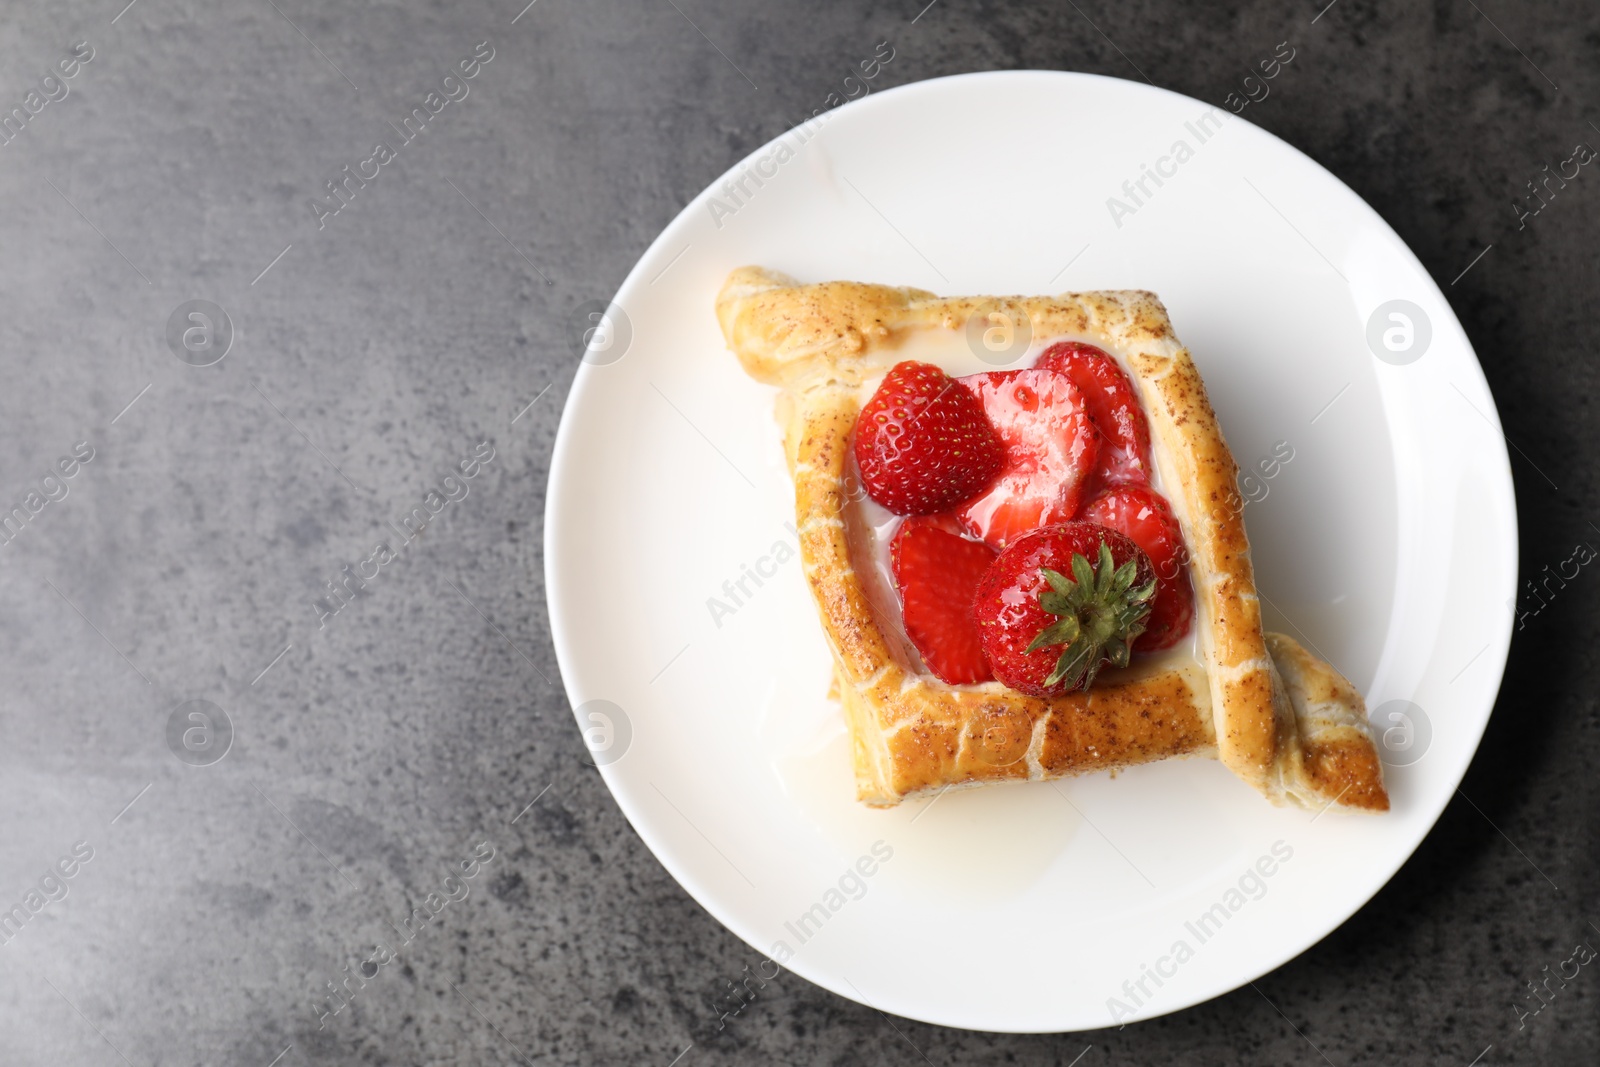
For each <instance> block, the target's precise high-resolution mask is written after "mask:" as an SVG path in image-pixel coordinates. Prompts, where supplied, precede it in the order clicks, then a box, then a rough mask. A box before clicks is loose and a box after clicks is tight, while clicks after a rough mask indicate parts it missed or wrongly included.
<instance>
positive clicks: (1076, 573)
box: [1027, 541, 1156, 691]
mask: <svg viewBox="0 0 1600 1067" xmlns="http://www.w3.org/2000/svg"><path fill="white" fill-rule="evenodd" d="M1039 573H1040V574H1041V575H1043V577H1044V580H1045V582H1046V583H1047V584H1048V585H1049V588H1048V589H1046V590H1043V591H1042V592H1040V594H1039V606H1040V607H1041V608H1043V609H1044V610H1045V611H1047V612H1049V613H1050V614H1051V615H1057V616H1060V618H1058V619H1057V620H1056V621H1055V622H1053V623H1051V624H1050V625H1049V626H1046V627H1045V628H1044V629H1043V630H1040V631H1039V634H1038V636H1036V637H1035V638H1034V639H1033V640H1032V641H1031V642H1030V643H1029V644H1028V648H1027V651H1028V652H1037V651H1038V650H1039V649H1041V648H1049V647H1051V646H1055V645H1061V646H1064V647H1063V648H1062V649H1061V655H1060V657H1059V658H1058V659H1057V660H1056V665H1055V669H1054V670H1052V671H1051V672H1050V674H1049V676H1048V677H1046V678H1045V680H1044V684H1045V685H1046V686H1054V685H1056V684H1057V683H1059V682H1061V681H1063V680H1065V681H1066V689H1067V690H1068V691H1070V690H1073V689H1087V688H1089V686H1091V685H1093V684H1094V678H1095V675H1096V674H1098V673H1100V666H1101V664H1103V663H1110V664H1111V665H1112V666H1113V667H1126V666H1127V665H1128V652H1129V649H1130V648H1131V647H1132V645H1133V642H1134V640H1135V639H1136V638H1138V636H1139V635H1140V634H1142V633H1144V628H1145V623H1146V622H1147V620H1148V619H1149V617H1150V606H1151V603H1152V602H1153V600H1154V599H1155V595H1156V583H1155V581H1154V579H1152V580H1150V581H1148V582H1146V583H1145V584H1144V585H1141V586H1139V587H1138V588H1137V589H1135V588H1133V582H1134V579H1135V578H1137V577H1138V574H1139V565H1138V563H1137V562H1136V561H1135V560H1131V559H1130V560H1128V561H1127V562H1126V563H1124V564H1123V565H1122V566H1120V567H1118V566H1117V565H1116V561H1115V560H1113V559H1112V558H1111V548H1110V546H1108V545H1107V544H1106V543H1105V542H1104V541H1102V542H1101V543H1100V558H1099V559H1098V560H1097V561H1096V562H1095V563H1094V564H1093V565H1091V564H1090V563H1089V560H1088V558H1087V557H1085V556H1084V555H1083V553H1081V552H1074V553H1073V555H1072V577H1071V578H1068V577H1067V576H1065V575H1063V574H1061V573H1059V572H1058V571H1054V570H1051V569H1050V568H1049V567H1041V568H1039Z"/></svg>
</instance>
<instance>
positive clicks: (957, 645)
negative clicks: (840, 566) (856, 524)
mask: <svg viewBox="0 0 1600 1067" xmlns="http://www.w3.org/2000/svg"><path fill="white" fill-rule="evenodd" d="M950 525H951V524H950V523H949V522H948V520H946V519H945V518H944V517H943V516H931V517H914V518H909V519H907V520H906V521H905V522H903V523H901V524H900V529H899V530H897V531H895V535H894V539H893V540H892V541H890V542H889V559H890V562H891V563H892V564H893V567H894V582H895V586H896V587H897V588H898V589H899V591H900V602H901V604H902V605H903V609H902V610H903V616H904V619H905V627H906V636H907V637H909V638H910V639H911V643H912V644H913V645H915V646H916V648H917V651H918V652H920V653H921V654H922V662H923V663H925V664H927V667H928V670H930V671H932V672H933V673H934V675H936V676H937V677H938V678H940V679H941V680H942V681H946V682H949V683H950V684H952V685H968V684H973V683H977V682H987V681H989V680H990V679H991V678H993V675H992V674H991V673H990V672H989V661H988V660H987V659H985V658H984V654H983V640H982V638H981V637H980V636H979V633H978V620H977V619H976V617H974V616H973V614H972V602H973V598H974V597H975V596H976V594H977V591H978V582H979V580H980V579H981V578H982V577H983V575H984V572H985V571H987V570H988V569H989V564H991V563H993V562H994V552H993V550H991V549H990V548H989V546H988V545H986V544H984V543H983V542H982V541H969V540H967V539H966V538H965V537H962V536H961V535H960V534H957V533H953V532H951V530H950Z"/></svg>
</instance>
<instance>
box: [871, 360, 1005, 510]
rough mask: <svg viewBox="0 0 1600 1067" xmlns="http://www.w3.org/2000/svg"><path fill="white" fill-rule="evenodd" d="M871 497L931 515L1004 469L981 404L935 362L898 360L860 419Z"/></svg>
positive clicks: (1001, 452) (888, 505)
mask: <svg viewBox="0 0 1600 1067" xmlns="http://www.w3.org/2000/svg"><path fill="white" fill-rule="evenodd" d="M855 454H856V466H857V467H858V468H860V471H861V482H862V484H863V485H864V486H865V487H866V490H867V495H868V496H870V497H872V499H873V500H876V501H877V502H878V503H880V504H882V505H883V506H884V507H886V508H888V509H889V510H890V511H892V512H894V513H895V514H897V515H932V514H934V513H936V512H940V511H945V510H948V509H949V508H952V507H954V506H955V505H957V504H959V503H961V502H962V501H963V500H966V499H967V498H968V497H970V496H972V495H973V494H974V493H977V492H978V491H979V490H981V489H983V488H984V486H986V485H988V484H989V481H990V480H991V479H992V478H994V476H995V474H997V473H998V472H999V470H1000V464H1001V462H1002V461H1003V459H1004V455H1005V453H1004V450H1003V448H1002V446H1001V444H1000V438H999V436H998V435H997V434H996V433H995V431H994V427H993V426H991V425H989V420H988V417H987V416H985V415H984V413H983V407H982V405H981V404H979V403H978V401H977V400H976V399H975V398H974V397H973V395H972V394H971V393H970V392H968V391H967V390H966V389H964V388H962V387H961V385H960V384H959V383H957V382H956V380H955V379H954V378H951V377H950V376H949V375H948V374H946V373H945V372H944V371H942V370H940V369H939V368H938V367H935V366H933V365H932V364H931V363H917V362H914V361H912V360H906V361H905V362H902V363H896V364H895V365H894V367H892V368H891V369H890V371H889V373H888V374H887V375H885V376H884V379H883V384H882V385H880V386H878V391H877V392H875V393H873V394H872V399H871V400H868V401H867V403H866V406H864V407H863V408H862V409H861V414H860V415H859V416H857V418H856V433H855Z"/></svg>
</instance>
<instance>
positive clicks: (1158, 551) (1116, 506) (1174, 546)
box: [1081, 485, 1194, 652]
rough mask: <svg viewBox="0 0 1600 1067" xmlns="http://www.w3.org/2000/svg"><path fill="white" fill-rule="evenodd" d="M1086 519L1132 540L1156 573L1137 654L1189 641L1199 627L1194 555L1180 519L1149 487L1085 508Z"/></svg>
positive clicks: (1124, 489) (1121, 491)
mask: <svg viewBox="0 0 1600 1067" xmlns="http://www.w3.org/2000/svg"><path fill="white" fill-rule="evenodd" d="M1081 517H1082V518H1084V519H1086V520H1088V521H1089V522H1097V523H1099V524H1100V525H1101V526H1109V527H1110V528H1111V529H1113V530H1117V531H1119V532H1121V533H1124V534H1127V535H1128V537H1129V538H1131V539H1132V541H1133V543H1134V544H1136V545H1138V546H1139V547H1140V548H1141V549H1142V550H1143V551H1144V554H1145V555H1147V556H1149V557H1150V563H1151V565H1152V566H1153V567H1155V569H1156V597H1155V602H1154V603H1153V604H1152V605H1151V608H1150V618H1149V620H1148V621H1147V622H1146V623H1145V631H1144V633H1142V634H1140V635H1139V638H1138V640H1136V641H1135V642H1134V643H1133V648H1134V651H1136V652H1154V651H1155V650H1157V649H1161V648H1171V647H1172V646H1173V645H1175V644H1177V643H1178V642H1179V641H1181V640H1183V638H1185V637H1187V636H1188V635H1189V629H1190V627H1191V626H1192V625H1193V621H1194V586H1193V585H1192V584H1190V581H1189V552H1188V549H1187V547H1186V546H1185V545H1184V542H1183V531H1182V530H1181V529H1180V528H1179V527H1178V520H1177V517H1176V516H1174V515H1173V514H1172V508H1171V506H1169V505H1168V504H1167V502H1166V500H1165V499H1163V498H1162V496H1161V494H1160V493H1157V492H1156V491H1155V490H1154V489H1150V488H1148V487H1147V486H1141V485H1122V486H1117V487H1115V488H1113V489H1107V490H1106V491H1105V492H1103V493H1101V494H1100V495H1099V496H1097V497H1095V498H1094V499H1093V500H1091V501H1090V502H1089V503H1088V504H1086V505H1084V509H1083V513H1082V516H1081Z"/></svg>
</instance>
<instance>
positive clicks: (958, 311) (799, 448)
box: [717, 267, 1389, 811]
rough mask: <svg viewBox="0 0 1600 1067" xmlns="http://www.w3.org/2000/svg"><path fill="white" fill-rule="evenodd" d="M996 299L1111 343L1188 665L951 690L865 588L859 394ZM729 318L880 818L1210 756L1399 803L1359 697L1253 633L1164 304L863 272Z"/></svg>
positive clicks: (858, 761) (1224, 486)
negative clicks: (755, 384) (1130, 402)
mask: <svg viewBox="0 0 1600 1067" xmlns="http://www.w3.org/2000/svg"><path fill="white" fill-rule="evenodd" d="M993 307H998V308H999V309H1001V310H1003V311H1005V312H1006V313H1008V314H1010V315H1013V316H1016V317H1017V318H1016V319H1014V321H1020V320H1021V318H1024V317H1025V318H1026V319H1027V320H1028V321H1029V323H1030V325H1031V327H1032V332H1033V336H1034V337H1035V338H1071V339H1080V340H1087V341H1090V342H1092V343H1094V344H1097V345H1099V346H1101V347H1102V348H1105V349H1106V350H1108V351H1111V352H1113V353H1116V354H1118V355H1120V357H1121V359H1122V360H1123V362H1124V364H1125V365H1126V368H1127V370H1128V371H1129V372H1130V377H1131V378H1132V379H1133V381H1134V382H1135V385H1136V388H1137V389H1138V391H1139V394H1140V397H1141V400H1142V402H1143V405H1144V408H1145V412H1146V414H1147V416H1148V418H1149V422H1150V430H1151V438H1152V451H1153V455H1154V459H1155V464H1156V468H1157V472H1158V475H1159V477H1160V478H1161V480H1162V481H1163V483H1164V484H1165V485H1166V486H1167V487H1168V489H1167V496H1168V500H1169V503H1170V504H1171V506H1172V509H1173V512H1174V513H1175V515H1176V516H1177V518H1178V521H1179V524H1180V526H1181V528H1182V530H1183V534H1184V537H1185V539H1186V541H1187V544H1188V546H1189V551H1190V557H1191V559H1190V563H1189V568H1190V576H1191V578H1192V580H1193V583H1194V589H1195V594H1196V618H1195V630H1196V639H1195V642H1194V650H1195V651H1194V655H1193V656H1192V657H1179V658H1176V659H1175V658H1173V657H1170V656H1169V657H1161V656H1151V657H1149V660H1150V662H1148V663H1145V664H1135V665H1134V666H1131V667H1129V668H1127V669H1125V670H1123V671H1118V672H1107V673H1105V674H1103V675H1102V676H1101V680H1100V681H1098V682H1096V684H1095V685H1093V686H1092V687H1091V688H1090V689H1088V690H1087V691H1080V692H1073V693H1068V694H1065V695H1062V696H1058V697H1051V698H1043V699H1041V698H1035V697H1030V696H1026V695H1024V694H1022V693H1019V692H1016V691H1015V690H1011V689H1008V688H1006V687H1005V686H1003V685H1001V684H1000V683H998V682H987V683H983V684H977V685H949V684H946V683H944V682H942V681H940V680H939V679H937V678H935V677H933V676H932V675H931V674H928V673H926V672H925V671H924V670H923V669H921V668H920V664H919V661H918V660H917V659H916V656H915V653H914V652H908V651H907V648H908V646H907V644H906V642H905V640H904V637H903V635H902V634H901V633H900V632H899V627H898V620H897V617H895V616H894V612H893V611H892V610H891V609H889V608H886V606H885V605H883V604H882V603H881V602H875V600H874V597H873V596H872V595H871V594H870V593H869V591H868V589H867V588H865V587H864V584H863V581H862V578H861V573H860V572H861V569H862V568H863V567H865V566H867V565H868V564H866V563H865V562H864V561H863V560H862V559H861V558H860V548H859V544H857V543H854V539H853V537H852V530H851V522H850V521H849V520H850V516H851V511H850V503H851V500H852V491H851V486H850V485H849V484H848V482H849V479H851V478H852V476H853V475H852V464H851V459H850V456H851V449H850V440H851V432H852V428H853V426H854V424H855V419H856V414H857V411H858V410H859V407H860V404H861V402H862V400H863V399H864V396H863V388H864V387H866V386H870V385H871V384H872V382H874V381H875V380H876V379H878V378H879V377H881V376H882V374H884V373H885V372H886V371H887V369H888V368H889V367H890V366H891V365H892V364H893V363H894V362H895V361H896V360H897V358H899V357H898V356H897V349H898V348H899V347H900V345H901V344H902V343H903V342H904V341H905V339H906V338H907V337H908V336H909V335H911V334H912V333H914V332H917V331H928V330H946V331H952V333H951V334H950V335H949V336H952V337H959V336H960V334H959V333H958V332H955V331H961V330H962V329H963V328H964V327H965V325H966V323H967V320H968V318H969V317H970V316H972V315H973V314H974V313H977V312H980V311H985V312H986V311H987V310H988V309H989V308H993ZM717 316H718V319H719V321H720V323H721V326H722V332H723V336H724V338H725V339H726V341H727V344H728V347H729V348H730V349H731V350H732V351H733V352H734V353H735V354H736V355H737V356H738V358H739V361H740V363H741V364H742V365H743V367H744V369H745V371H746V372H747V373H749V374H750V375H751V376H752V377H754V378H756V379H757V380H759V381H762V382H765V383H768V384H771V385H775V386H778V387H779V388H780V389H781V390H782V394H781V397H780V401H779V406H778V410H779V419H780V421H781V423H782V424H783V428H784V437H785V450H786V457H787V462H788V467H789V471H790V473H791V475H792V477H793V480H794V489H795V513H796V529H797V530H798V532H799V541H800V553H801V559H802V562H803V566H804V570H805V575H806V580H807V582H808V583H809V585H810V588H811V592H812V594H813V596H814V598H815V600H816V604H817V609H818V613H819V615H820V618H821V622H822V626H823V630H824V632H825V634H826V636H827V639H828V642H829V644H830V646H831V647H832V650H833V656H834V674H835V691H836V693H837V696H838V698H839V701H840V703H841V704H842V706H843V708H844V711H845V714H846V716H847V718H848V721H849V726H850V733H851V738H852V749H853V759H854V765H855V777H856V785H857V794H858V797H859V799H860V800H862V801H864V802H865V803H867V804H870V805H875V806H889V805H894V804H897V803H899V802H900V801H902V800H904V799H906V798H907V797H916V796H921V795H925V794H930V793H934V792H938V791H941V790H944V789H947V788H959V787H966V786H973V785H979V784H982V783H985V782H995V781H1008V780H1037V779H1046V778H1055V777H1059V776H1063V775H1071V774H1081V773H1084V772H1087V771H1095V770H1102V769H1108V768H1117V767H1123V766H1129V765H1132V764H1138V763H1147V762H1151V761H1154V760H1160V759H1167V758H1171V757H1177V756H1209V757H1214V758H1217V759H1220V760H1221V761H1222V763H1223V764H1224V765H1225V766H1226V767H1227V768H1228V769H1229V770H1230V771H1232V772H1233V773H1234V774H1235V775H1237V776H1238V777H1239V778H1240V779H1241V780H1242V781H1244V782H1245V783H1246V784H1248V785H1249V786H1251V787H1252V788H1254V789H1256V790H1257V791H1258V792H1260V793H1261V794H1262V795H1263V796H1265V797H1266V798H1267V799H1268V800H1270V801H1272V802H1274V803H1278V804H1283V803H1292V804H1299V805H1302V806H1305V807H1310V808H1316V809H1321V808H1324V807H1327V806H1330V805H1331V806H1336V807H1339V808H1345V809H1352V810H1363V811H1384V810H1387V809H1388V806H1389V800H1388V795H1387V793H1386V792H1385V790H1384V785H1383V773H1382V764H1381V762H1380V760H1379V757H1378V752H1377V749H1376V747H1375V745H1374V743H1373V738H1372V733H1371V730H1370V728H1369V726H1368V723H1367V715H1366V708H1365V705H1364V703H1363V700H1362V697H1361V694H1360V693H1359V692H1358V691H1357V690H1356V689H1355V687H1354V686H1352V685H1351V684H1350V683H1349V682H1348V681H1346V680H1345V679H1344V678H1342V677H1341V676H1340V675H1339V674H1338V672H1336V671H1335V670H1334V669H1333V668H1332V667H1330V666H1329V665H1328V664H1326V663H1324V662H1322V661H1321V660H1320V659H1318V658H1317V657H1315V656H1313V655H1312V654H1311V653H1309V652H1307V651H1306V650H1305V649H1304V648H1302V647H1301V646H1300V645H1299V644H1298V643H1296V642H1295V641H1294V640H1293V639H1292V638H1289V637H1287V636H1284V635H1282V634H1265V633H1263V632H1262V625H1261V611H1260V604H1259V601H1258V598H1257V595H1256V590H1255V582H1254V575H1253V571H1252V567H1251V562H1250V547H1249V542H1248V541H1247V540H1246V538H1245V531H1244V523H1243V519H1242V516H1241V514H1240V511H1241V509H1240V507H1239V506H1238V501H1239V497H1238V493H1237V490H1236V489H1235V477H1236V475H1237V467H1236V465H1235V463H1234V459H1233V456H1232V454H1231V453H1230V452H1229V450H1228V446H1227V444H1226V442H1224V440H1223V438H1222V434H1221V431H1220V430H1219V428H1218V426H1217V420H1216V416H1215V414H1214V413H1213V412H1212V409H1211V404H1210V402H1209V400H1208V399H1207V397H1206V392H1205V387H1204V385H1203V384H1202V383H1201V381H1200V376H1199V374H1198V372H1197V371H1196V370H1195V367H1194V364H1193V363H1192V362H1191V360H1190V358H1189V353H1188V351H1187V350H1186V349H1185V348H1184V347H1183V346H1182V345H1181V344H1179V342H1178V340H1177V339H1176V337H1175V336H1174V334H1173V330H1172V326H1171V323H1170V322H1169V321H1168V318H1167V313H1166V309H1165V308H1164V307H1162V305H1161V303H1160V301H1159V300H1157V299H1156V297H1155V296H1154V295H1153V294H1151V293H1147V292H1139V291H1115V292H1113V291H1107V292H1089V293H1066V294H1062V295H1060V296H1054V297H1008V298H985V297H950V298H943V297H938V296H936V295H934V294H933V293H929V292H925V291H922V290H918V289H907V288H891V287H887V286H881V285H867V284H860V283H854V282H829V283H825V284H820V285H800V284H798V283H797V282H795V281H794V280H793V279H790V278H788V277H786V276H784V275H781V274H778V273H775V272H773V271H769V270H765V269H762V268H759V267H743V268H740V269H739V270H736V271H734V272H733V273H732V274H731V275H730V276H729V277H728V279H727V281H726V283H725V284H724V285H723V288H722V291H721V293H720V294H719V296H718V299H717Z"/></svg>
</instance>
